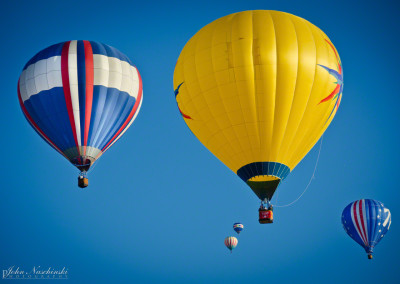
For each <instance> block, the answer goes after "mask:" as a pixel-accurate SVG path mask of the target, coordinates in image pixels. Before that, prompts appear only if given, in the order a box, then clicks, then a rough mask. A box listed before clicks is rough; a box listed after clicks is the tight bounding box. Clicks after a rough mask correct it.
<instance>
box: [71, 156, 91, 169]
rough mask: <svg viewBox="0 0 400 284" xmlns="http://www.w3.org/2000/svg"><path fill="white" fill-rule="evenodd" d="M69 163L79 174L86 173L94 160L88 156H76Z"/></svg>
mask: <svg viewBox="0 0 400 284" xmlns="http://www.w3.org/2000/svg"><path fill="white" fill-rule="evenodd" d="M70 162H71V164H73V165H74V166H75V167H77V168H78V169H79V170H80V171H81V172H87V171H89V169H90V167H91V166H92V164H93V163H94V158H92V157H90V156H77V157H75V158H73V159H71V160H70Z"/></svg>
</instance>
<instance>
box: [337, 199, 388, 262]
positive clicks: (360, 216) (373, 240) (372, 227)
mask: <svg viewBox="0 0 400 284" xmlns="http://www.w3.org/2000/svg"><path fill="white" fill-rule="evenodd" d="M391 222H392V218H391V214H390V211H389V209H387V208H386V207H385V206H384V205H383V203H382V202H379V201H376V200H372V199H361V200H356V201H354V202H352V203H350V204H349V205H347V206H346V208H345V209H344V210H343V213H342V225H343V228H344V230H345V231H346V233H347V234H348V235H349V236H350V237H351V238H352V239H353V240H355V241H356V242H357V243H358V244H359V245H361V246H362V247H363V248H364V249H365V251H366V253H367V254H368V258H369V259H372V253H373V249H374V247H375V246H376V245H377V244H378V243H379V241H380V240H381V239H382V238H383V236H384V235H385V234H386V233H387V232H388V231H389V228H390V224H391Z"/></svg>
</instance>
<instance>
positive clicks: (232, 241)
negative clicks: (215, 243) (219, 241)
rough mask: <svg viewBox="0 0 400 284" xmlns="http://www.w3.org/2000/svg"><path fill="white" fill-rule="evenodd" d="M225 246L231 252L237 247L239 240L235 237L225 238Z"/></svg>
mask: <svg viewBox="0 0 400 284" xmlns="http://www.w3.org/2000/svg"><path fill="white" fill-rule="evenodd" d="M224 243H225V246H226V247H227V248H228V249H229V250H230V251H231V253H232V250H233V249H234V248H235V247H236V246H237V244H238V240H237V238H235V237H226V238H225V241H224Z"/></svg>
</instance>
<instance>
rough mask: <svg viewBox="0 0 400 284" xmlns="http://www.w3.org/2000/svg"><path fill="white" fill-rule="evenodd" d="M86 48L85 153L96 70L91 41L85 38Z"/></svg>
mask: <svg viewBox="0 0 400 284" xmlns="http://www.w3.org/2000/svg"><path fill="white" fill-rule="evenodd" d="M83 42H84V48H85V66H86V81H85V82H86V101H85V124H84V127H85V128H84V129H85V130H84V133H85V134H84V139H83V141H84V142H83V143H84V145H85V149H84V155H86V145H87V143H88V136H89V126H90V117H91V114H92V103H93V81H94V72H93V50H92V46H91V45H90V42H89V41H87V40H84V41H83Z"/></svg>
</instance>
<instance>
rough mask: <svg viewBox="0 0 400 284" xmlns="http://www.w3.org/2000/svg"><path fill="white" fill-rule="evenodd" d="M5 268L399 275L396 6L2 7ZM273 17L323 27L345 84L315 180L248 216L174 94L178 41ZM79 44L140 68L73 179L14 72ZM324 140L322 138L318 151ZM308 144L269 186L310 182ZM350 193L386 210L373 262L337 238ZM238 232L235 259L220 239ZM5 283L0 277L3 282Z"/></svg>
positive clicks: (203, 275)
mask: <svg viewBox="0 0 400 284" xmlns="http://www.w3.org/2000/svg"><path fill="white" fill-rule="evenodd" d="M0 5H1V9H0V23H1V29H0V36H1V38H2V44H1V45H0V54H1V55H2V56H1V63H2V68H0V80H1V86H2V95H1V96H0V104H1V106H2V111H1V112H0V120H1V124H0V127H1V132H2V139H1V140H0V145H1V147H0V154H1V157H2V160H3V164H2V165H1V171H0V175H1V176H0V177H1V179H0V180H1V181H0V213H1V214H0V216H1V217H0V226H1V233H0V269H1V270H3V269H7V268H8V267H10V266H14V265H15V266H19V267H20V268H23V269H26V270H28V269H31V268H32V267H33V266H39V265H40V266H42V267H49V266H51V267H63V266H65V267H67V268H68V271H69V280H68V283H227V282H231V283H235V282H237V283H256V282H260V281H263V282H270V283H280V282H281V283H338V282H340V283H365V282H375V283H399V282H400V276H399V271H398V269H399V267H400V258H399V255H400V248H399V246H398V243H397V241H398V240H399V239H400V229H399V227H400V226H399V223H398V222H397V220H398V218H397V217H396V216H399V215H400V212H399V211H400V206H399V202H398V200H399V198H400V193H399V184H398V172H399V163H398V161H399V158H400V153H399V148H398V146H399V142H400V139H399V138H400V134H399V125H400V118H399V105H400V99H399V91H398V90H399V87H398V83H399V72H398V70H399V63H400V53H399V52H398V50H399V46H400V36H399V35H400V18H399V16H398V15H399V14H400V8H399V4H398V3H397V2H396V1H390V2H389V1H344V0H343V1H342V0H338V1H317V0H315V1H311V0H303V1H298V0H290V1H289V0H287V1H286V0H282V1H266V0H265V1H249V0H246V1H243V0H242V1H218V0H212V1H211V0H204V1H119V0H114V1H101V0H97V1H76V0H69V1H2V3H1V4H0ZM254 9H265V10H279V11H285V12H289V13H292V14H295V15H297V16H300V17H302V18H305V19H307V20H309V21H310V22H312V23H313V24H315V25H316V26H318V27H319V28H321V29H322V30H323V31H324V32H325V33H326V34H327V35H328V36H329V37H330V39H331V40H332V42H333V43H334V45H335V46H336V48H337V49H338V51H339V54H340V56H341V60H342V63H343V70H344V93H343V99H342V103H341V106H340V108H339V111H338V113H337V115H336V117H335V119H334V121H333V122H332V124H331V126H330V127H329V128H328V130H327V131H326V133H325V135H324V140H323V145H322V150H321V155H320V159H319V165H318V168H317V172H316V177H315V179H314V181H313V183H312V184H311V186H310V187H309V189H308V191H307V192H306V194H305V195H304V196H303V197H302V198H301V199H300V201H298V202H297V203H296V204H294V205H293V206H290V207H287V208H276V210H275V211H274V213H275V223H274V224H273V225H259V224H258V212H257V209H258V206H259V201H258V199H257V197H256V196H255V195H254V194H253V193H252V191H251V190H250V189H249V188H248V187H247V186H246V184H245V183H243V181H242V180H241V179H240V178H238V177H237V176H236V175H235V174H234V173H233V172H231V171H230V170H229V169H228V168H226V167H225V166H224V165H223V164H222V163H221V162H220V161H218V160H217V159H216V158H215V157H214V156H213V155H212V154H211V153H210V152H209V151H208V150H207V149H206V148H205V147H204V146H203V145H202V144H201V143H200V142H199V141H198V140H197V139H196V138H195V137H194V136H193V135H192V134H191V132H190V131H189V129H188V128H187V126H186V124H185V123H184V121H183V119H182V118H181V117H180V115H179V112H178V109H177V107H176V102H175V98H174V94H173V84H172V78H173V72H174V66H175V63H176V60H177V58H178V56H179V53H180V51H181V49H182V48H183V46H184V45H185V43H186V42H187V41H188V40H189V38H190V37H191V36H193V35H194V34H195V33H196V32H197V31H198V30H199V29H200V28H201V27H203V26H205V25H206V24H208V23H210V22H211V21H213V20H215V19H217V18H219V17H222V16H225V15H228V14H231V13H234V12H239V11H243V10H254ZM72 39H87V40H94V41H98V42H102V43H105V44H109V45H111V46H114V47H116V48H117V49H119V50H120V51H122V52H123V53H125V54H126V55H127V56H129V57H130V59H131V60H132V62H133V63H134V64H135V65H136V66H137V68H138V69H139V72H140V73H141V75H142V79H143V90H144V101H143V105H142V109H141V111H140V113H139V115H138V118H137V119H136V121H135V122H134V123H133V125H132V127H131V128H130V129H129V130H128V131H127V132H126V134H125V135H124V137H123V138H122V139H120V140H119V141H118V142H117V143H116V144H115V145H114V146H113V147H112V148H111V149H110V150H109V151H108V152H107V153H106V154H105V155H104V156H103V157H102V158H101V159H100V161H99V162H98V164H97V165H96V166H95V167H94V169H93V171H92V172H90V174H89V178H90V186H89V187H88V188H87V189H85V190H81V189H79V188H78V187H77V185H76V183H77V181H76V178H77V174H78V171H77V170H76V169H75V168H74V167H73V166H72V165H71V164H69V163H68V161H67V160H65V159H64V158H63V157H62V156H61V155H59V154H58V153H56V152H55V151H54V150H53V149H51V148H50V147H49V146H48V145H47V144H46V143H45V142H44V141H43V140H42V139H41V138H40V137H39V136H38V135H37V134H36V133H35V132H34V131H33V130H32V129H31V127H30V126H29V124H28V123H27V121H26V120H25V118H24V116H23V114H22V112H21V110H20V107H19V104H18V99H17V81H18V77H19V75H20V72H21V71H22V68H23V66H24V65H25V63H26V62H27V61H28V60H29V59H30V58H31V57H32V56H33V55H34V54H36V53H37V52H38V51H40V50H42V49H43V48H45V47H47V46H49V45H51V44H54V43H58V42H61V41H66V40H72ZM318 145H319V144H318ZM318 145H317V146H316V147H314V149H313V150H312V151H311V152H310V153H309V155H308V156H307V157H306V158H305V159H304V160H303V161H302V162H301V163H300V164H299V165H298V166H297V167H296V169H295V170H294V171H293V172H292V174H291V175H290V176H289V177H288V178H287V179H286V180H285V183H284V184H283V185H281V186H280V187H279V189H278V193H277V194H276V195H275V197H274V198H276V200H275V203H276V204H278V205H279V204H281V205H283V204H286V203H289V202H291V201H292V200H294V199H295V198H296V197H297V196H298V195H299V194H300V193H301V192H302V191H303V190H304V188H305V187H306V185H307V183H308V181H309V179H310V177H311V175H312V172H313V169H314V165H315V161H316V158H317V154H318ZM360 198H372V199H377V200H380V201H382V202H383V203H384V204H385V205H386V206H387V207H388V208H389V209H390V210H391V212H392V216H393V224H392V226H391V228H390V231H389V232H388V234H387V235H386V237H385V238H384V239H383V240H382V242H381V243H379V245H378V246H377V247H376V249H375V253H374V259H373V260H372V261H369V260H368V259H367V256H366V254H365V252H364V250H363V249H362V248H361V247H360V246H359V245H358V244H356V243H355V242H354V241H353V240H352V239H350V238H349V237H348V236H347V234H346V233H345V232H344V230H343V228H342V225H341V221H340V217H341V212H342V210H343V208H344V207H345V206H346V205H347V204H348V203H350V202H352V201H354V200H356V199H360ZM234 222H242V223H243V224H244V226H245V229H244V231H243V232H242V233H241V234H240V236H239V245H238V247H237V248H236V249H235V250H234V252H233V254H230V253H229V251H228V250H227V249H226V248H225V246H224V244H223V240H224V238H225V237H226V236H228V235H234V234H236V233H235V232H234V231H233V230H232V224H233V223H234ZM2 281H3V280H2Z"/></svg>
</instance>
